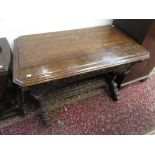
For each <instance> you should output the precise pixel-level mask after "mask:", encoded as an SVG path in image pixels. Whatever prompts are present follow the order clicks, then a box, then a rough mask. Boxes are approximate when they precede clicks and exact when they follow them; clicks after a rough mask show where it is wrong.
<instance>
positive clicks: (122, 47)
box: [13, 25, 149, 125]
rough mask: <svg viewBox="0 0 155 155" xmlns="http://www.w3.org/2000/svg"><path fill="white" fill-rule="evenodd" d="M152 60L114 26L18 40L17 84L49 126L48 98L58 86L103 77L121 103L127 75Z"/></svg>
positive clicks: (115, 98) (16, 48)
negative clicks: (32, 99) (120, 97)
mask: <svg viewBox="0 0 155 155" xmlns="http://www.w3.org/2000/svg"><path fill="white" fill-rule="evenodd" d="M148 58H149V53H148V52H147V51H146V50H145V49H144V48H143V47H141V46H140V45H139V44H137V43H136V42H135V41H133V40H132V39H131V38H129V37H128V36H127V35H125V34H124V33H122V32H121V31H119V30H118V29H117V28H115V27H113V26H110V25H109V26H99V27H93V28H85V29H78V30H70V31H62V32H52V33H45V34H36V35H27V36H21V37H19V38H18V39H16V40H15V46H14V65H13V68H14V70H13V73H14V74H13V81H14V83H16V84H17V85H18V86H19V87H20V88H21V89H22V92H24V90H29V91H30V93H31V94H32V95H33V97H34V98H35V99H36V100H38V103H39V105H40V112H41V114H42V115H41V116H42V117H43V119H44V122H45V123H46V125H49V124H50V117H49V114H48V108H47V99H46V98H47V96H48V95H47V94H48V93H49V92H53V91H55V89H54V88H55V84H56V85H57V84H58V83H62V86H66V85H68V84H70V83H73V82H76V80H75V79H76V78H77V79H78V81H79V80H80V81H81V80H84V79H87V78H86V77H94V76H100V75H101V76H103V78H105V81H106V85H107V89H108V90H109V95H110V96H111V97H112V99H113V100H115V101H117V99H118V89H119V88H120V86H121V83H122V81H123V79H124V76H125V73H126V72H127V71H128V70H129V69H130V68H131V66H132V65H133V64H134V63H136V62H139V61H142V60H145V59H148ZM67 80H68V81H69V82H67ZM65 84H66V85H65ZM58 85H59V84H58ZM92 85H93V86H92V88H95V84H94V83H92ZM98 85H100V86H102V85H104V84H101V83H100V84H99V83H98ZM88 87H89V86H88ZM59 88H61V85H60V87H59ZM79 89H81V88H80V87H79ZM75 92H78V90H76V91H75ZM68 96H69V95H68Z"/></svg>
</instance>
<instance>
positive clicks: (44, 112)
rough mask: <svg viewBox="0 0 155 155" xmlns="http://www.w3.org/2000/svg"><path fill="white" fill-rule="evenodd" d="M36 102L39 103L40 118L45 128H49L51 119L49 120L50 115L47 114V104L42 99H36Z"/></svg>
mask: <svg viewBox="0 0 155 155" xmlns="http://www.w3.org/2000/svg"><path fill="white" fill-rule="evenodd" d="M37 100H38V102H39V108H40V116H41V118H42V120H43V122H44V124H45V125H46V126H47V127H49V126H51V119H50V115H49V112H48V107H47V103H46V101H45V99H44V98H43V97H38V98H37Z"/></svg>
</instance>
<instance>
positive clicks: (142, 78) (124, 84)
mask: <svg viewBox="0 0 155 155" xmlns="http://www.w3.org/2000/svg"><path fill="white" fill-rule="evenodd" d="M148 77H149V75H147V76H143V77H140V78H137V79H135V80H132V81H129V82H125V83H123V84H122V85H121V86H122V87H123V86H126V85H128V84H131V83H134V82H137V81H140V80H144V79H146V78H148Z"/></svg>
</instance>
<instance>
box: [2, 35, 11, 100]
mask: <svg viewBox="0 0 155 155" xmlns="http://www.w3.org/2000/svg"><path fill="white" fill-rule="evenodd" d="M10 61H11V50H10V46H9V43H8V41H7V40H6V38H0V98H2V97H3V95H4V94H5V91H6V85H7V79H8V74H9V65H10Z"/></svg>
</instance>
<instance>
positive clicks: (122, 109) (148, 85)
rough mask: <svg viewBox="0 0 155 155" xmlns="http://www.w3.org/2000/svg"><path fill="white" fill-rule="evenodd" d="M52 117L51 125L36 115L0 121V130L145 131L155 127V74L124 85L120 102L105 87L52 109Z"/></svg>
mask: <svg viewBox="0 0 155 155" xmlns="http://www.w3.org/2000/svg"><path fill="white" fill-rule="evenodd" d="M51 119H52V120H53V122H52V126H51V127H49V128H46V127H45V126H44V125H43V124H42V122H41V121H40V118H38V117H37V116H35V115H34V116H33V117H30V118H26V119H25V118H22V119H20V121H18V119H17V121H15V122H12V123H9V124H10V125H3V123H4V122H1V123H0V126H1V127H0V134H146V133H147V132H149V131H151V130H152V129H155V75H153V76H151V77H150V78H149V79H148V80H147V81H145V82H143V83H140V82H137V83H135V84H131V85H129V86H127V87H125V88H123V89H122V90H121V91H120V100H119V101H118V102H113V101H112V100H111V99H110V98H109V97H108V96H107V93H105V92H104V90H102V91H101V92H100V93H99V94H97V95H95V96H92V97H89V98H87V99H84V100H82V101H79V102H78V104H76V103H74V104H71V105H68V106H65V107H63V108H60V109H58V110H55V111H53V112H51ZM10 121H11V120H10Z"/></svg>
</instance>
